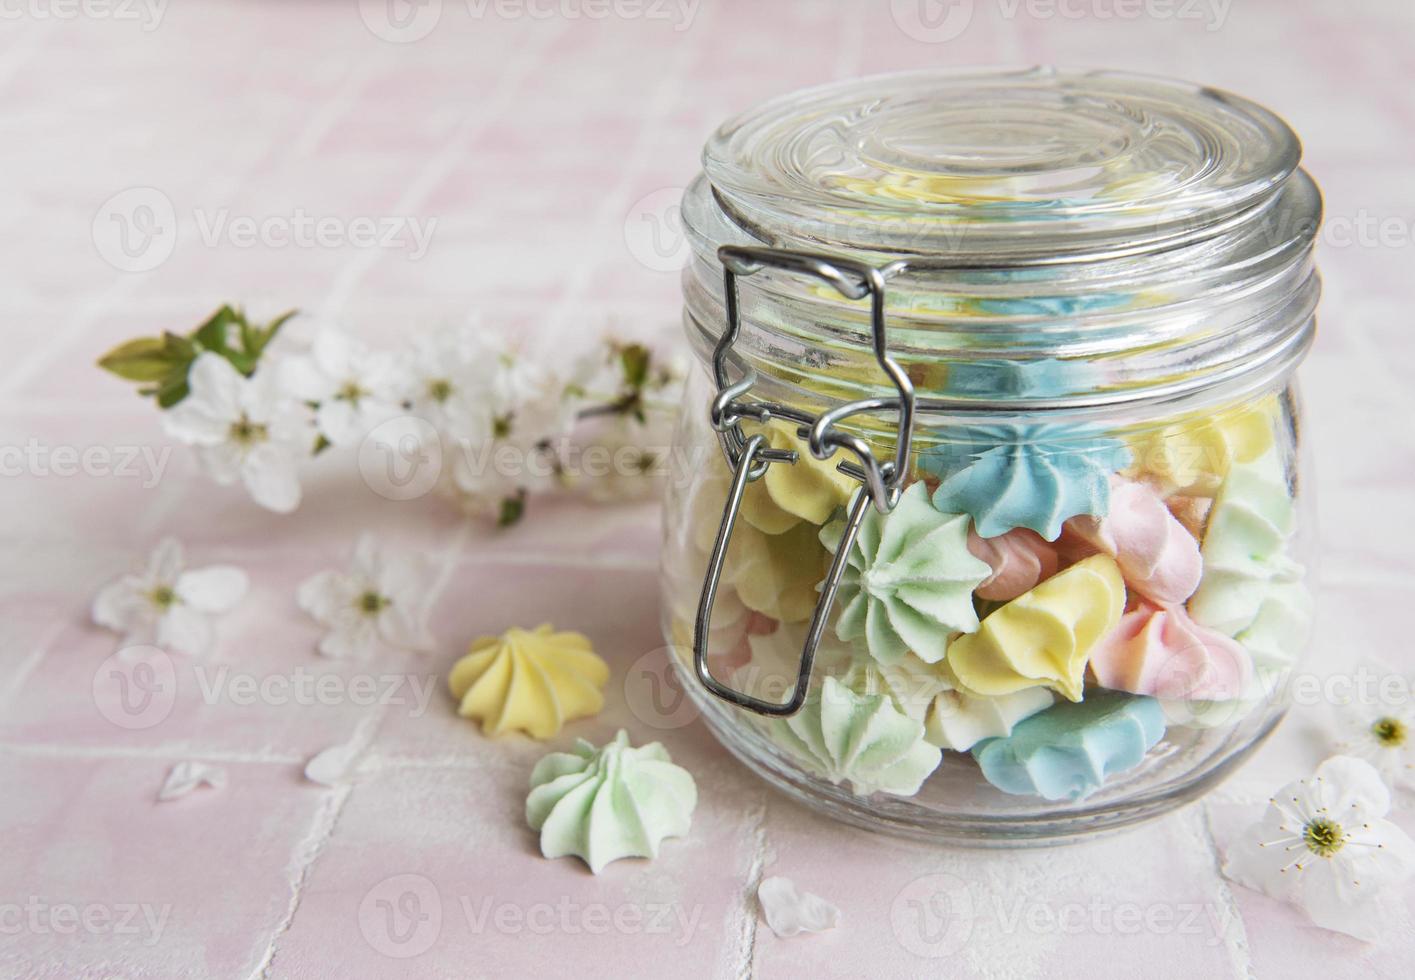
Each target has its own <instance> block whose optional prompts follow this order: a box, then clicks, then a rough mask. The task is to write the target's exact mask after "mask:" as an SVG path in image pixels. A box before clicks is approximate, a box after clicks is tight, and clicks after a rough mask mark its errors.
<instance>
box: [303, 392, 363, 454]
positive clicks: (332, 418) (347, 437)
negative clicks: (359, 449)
mask: <svg viewBox="0 0 1415 980" xmlns="http://www.w3.org/2000/svg"><path fill="white" fill-rule="evenodd" d="M315 424H316V425H318V426H319V431H320V432H321V433H323V435H324V438H326V439H328V440H329V441H330V442H332V443H334V445H336V446H347V445H350V444H351V443H355V442H357V441H358V440H359V439H361V438H363V436H364V435H365V433H364V431H363V430H362V428H361V425H362V420H361V419H360V418H359V411H358V409H356V408H355V407H354V406H353V404H352V403H350V402H348V401H345V400H342V399H337V398H331V399H329V400H328V401H324V402H321V403H320V406H319V411H318V412H316V413H315Z"/></svg>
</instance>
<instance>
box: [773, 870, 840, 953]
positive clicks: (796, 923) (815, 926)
mask: <svg viewBox="0 0 1415 980" xmlns="http://www.w3.org/2000/svg"><path fill="white" fill-rule="evenodd" d="M757 901H758V903H760V904H761V908H762V915H763V916H765V918H766V924H767V925H768V926H770V927H771V931H772V932H774V933H776V934H777V935H778V936H780V937H782V938H783V939H784V938H786V937H787V936H795V935H799V934H800V933H803V932H824V931H825V930H827V929H834V928H835V927H836V926H838V925H840V909H838V908H836V907H835V906H834V905H831V904H830V903H829V902H827V901H826V900H825V899H823V898H821V897H820V896H818V895H812V894H811V893H810V892H803V891H801V890H800V889H799V888H797V887H796V883H795V882H794V881H792V880H791V879H789V878H779V877H774V878H767V879H766V880H765V881H763V882H762V883H761V885H760V886H758V888H757Z"/></svg>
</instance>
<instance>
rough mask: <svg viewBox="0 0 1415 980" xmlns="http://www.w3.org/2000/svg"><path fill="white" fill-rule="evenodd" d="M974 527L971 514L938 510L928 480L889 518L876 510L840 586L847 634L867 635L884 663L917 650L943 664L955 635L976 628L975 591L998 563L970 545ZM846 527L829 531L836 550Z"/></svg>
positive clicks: (841, 627)
mask: <svg viewBox="0 0 1415 980" xmlns="http://www.w3.org/2000/svg"><path fill="white" fill-rule="evenodd" d="M968 524H969V518H968V516H967V515H966V514H944V513H941V512H940V511H938V510H937V509H935V507H934V506H933V504H932V503H931V502H930V500H929V495H928V489H927V488H926V487H925V486H924V484H923V483H915V484H913V485H912V486H910V487H909V489H907V490H905V491H904V493H903V494H902V495H901V497H900V500H899V504H898V506H897V507H895V508H894V510H893V511H891V512H890V513H889V514H887V515H882V514H880V513H879V512H878V511H876V510H874V509H873V508H871V509H870V510H869V512H868V513H866V515H865V517H864V522H863V523H862V524H861V525H860V533H859V534H858V535H857V536H856V538H855V542H854V544H853V545H852V546H851V548H850V553H849V555H848V556H847V561H848V565H847V567H846V569H845V574H844V577H843V578H842V579H841V583H840V593H839V600H838V601H839V604H840V616H839V618H838V619H837V621H836V625H835V630H836V633H837V634H838V635H839V636H840V638H841V639H842V640H860V639H863V640H864V641H865V645H866V647H867V648H868V650H869V653H870V656H872V657H874V658H875V659H876V660H879V661H880V662H881V663H892V662H895V661H898V660H899V659H900V658H902V657H903V656H904V655H905V654H906V653H909V652H910V651H912V652H913V653H914V654H915V655H917V656H918V658H919V659H920V660H923V661H924V662H925V663H938V662H939V661H940V660H942V659H943V656H944V654H945V652H947V649H948V639H949V636H950V634H953V633H971V632H972V631H973V630H976V629H977V628H978V614H977V612H976V611H975V610H974V608H973V590H974V589H976V588H977V587H978V585H979V583H981V582H982V581H983V580H985V579H987V578H988V577H989V576H991V575H992V568H991V567H990V566H989V565H988V563H987V562H985V561H983V560H982V559H980V558H977V557H975V556H974V555H973V553H972V552H970V551H969V550H968ZM844 530H845V523H844V521H835V522H834V523H832V524H829V525H827V526H826V527H825V528H823V529H822V530H821V534H820V539H821V541H822V542H823V543H824V544H825V546H826V547H827V548H829V549H830V550H831V552H832V553H834V552H835V551H836V550H837V549H838V548H839V546H840V539H841V537H842V536H843V534H844Z"/></svg>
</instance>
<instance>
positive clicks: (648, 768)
mask: <svg viewBox="0 0 1415 980" xmlns="http://www.w3.org/2000/svg"><path fill="white" fill-rule="evenodd" d="M697 803H698V788H697V785H696V784H695V783H694V782H693V777H692V775H690V774H689V773H688V771H687V770H686V769H683V768H682V767H681V766H676V765H674V764H673V760H672V759H670V758H669V755H668V750H667V749H665V748H664V747H663V746H662V745H660V744H659V743H658V742H652V743H650V744H648V745H645V746H642V747H640V748H634V747H633V746H632V745H630V744H629V733H628V732H626V731H624V730H623V729H622V728H621V729H620V730H619V733H618V734H617V735H615V736H614V740H613V741H611V742H609V743H608V744H607V745H605V746H604V747H603V748H600V749H596V748H595V747H594V745H592V744H591V743H589V742H587V741H585V740H584V739H577V740H576V742H575V748H574V750H573V751H572V752H552V753H550V755H547V756H546V757H545V758H543V759H541V760H540V762H538V763H536V767H535V769H534V770H533V771H532V772H531V792H530V795H529V796H528V797H527V798H526V822H527V823H529V824H530V825H531V829H532V830H536V831H539V832H540V850H541V853H542V854H544V855H545V856H546V857H548V858H557V857H565V856H566V855H575V856H576V857H579V858H583V859H584V861H585V863H586V864H588V865H589V866H590V870H591V871H593V872H594V873H595V874H599V872H600V871H601V870H602V869H603V868H604V866H605V865H607V864H609V863H610V862H612V861H617V860H619V859H620V858H626V857H657V856H658V846H659V844H660V843H661V842H662V841H663V840H664V838H667V837H683V836H685V835H686V834H687V833H688V828H689V826H690V825H691V823H692V817H693V809H694V807H696V806H697Z"/></svg>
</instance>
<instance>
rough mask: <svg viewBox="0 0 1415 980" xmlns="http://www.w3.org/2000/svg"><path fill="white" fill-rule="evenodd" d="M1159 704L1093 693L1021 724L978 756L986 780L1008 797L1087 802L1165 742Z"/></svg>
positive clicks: (979, 747) (977, 751)
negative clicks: (1013, 794)
mask: <svg viewBox="0 0 1415 980" xmlns="http://www.w3.org/2000/svg"><path fill="white" fill-rule="evenodd" d="M1164 725H1165V722H1164V709H1163V708H1162V707H1161V705H1160V702H1159V701H1157V700H1155V699H1154V698H1149V697H1141V696H1136V695H1130V694H1120V693H1115V692H1109V691H1092V692H1090V693H1089V694H1087V695H1086V698H1085V700H1083V701H1076V702H1071V701H1061V702H1058V703H1057V704H1055V705H1053V706H1052V707H1050V708H1047V709H1046V710H1045V711H1041V712H1038V713H1037V714H1035V715H1032V716H1031V717H1030V718H1024V719H1023V720H1022V721H1019V722H1018V723H1017V725H1016V727H1015V728H1013V729H1012V734H1011V735H1008V736H1006V737H1003V738H990V739H987V740H986V741H983V742H979V743H978V744H977V745H976V746H974V748H973V758H974V759H976V760H977V762H978V766H979V767H980V768H981V769H982V772H983V778H985V779H986V780H987V781H988V782H990V783H992V784H993V785H994V786H996V787H997V788H998V789H1000V790H1002V791H1003V792H1004V793H1016V794H1018V795H1024V796H1040V797H1042V798H1044V799H1048V800H1073V801H1074V800H1083V799H1085V798H1086V797H1088V796H1090V795H1091V794H1092V793H1094V792H1095V791H1096V790H1098V789H1100V788H1101V786H1102V785H1104V784H1105V781H1106V779H1107V778H1108V777H1110V776H1113V775H1115V774H1116V773H1118V772H1124V771H1125V770H1127V769H1133V768H1134V767H1135V766H1138V765H1139V764H1140V762H1141V761H1142V760H1143V759H1144V758H1145V753H1146V752H1148V751H1149V750H1150V749H1152V748H1154V747H1155V745H1157V744H1158V743H1159V740H1160V738H1161V737H1163V735H1164Z"/></svg>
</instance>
